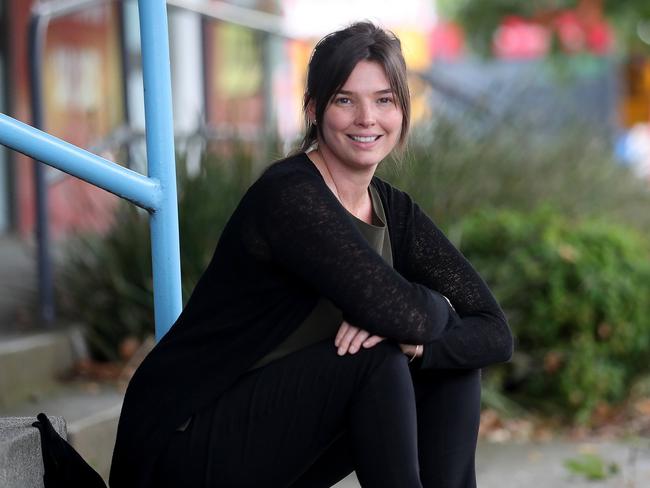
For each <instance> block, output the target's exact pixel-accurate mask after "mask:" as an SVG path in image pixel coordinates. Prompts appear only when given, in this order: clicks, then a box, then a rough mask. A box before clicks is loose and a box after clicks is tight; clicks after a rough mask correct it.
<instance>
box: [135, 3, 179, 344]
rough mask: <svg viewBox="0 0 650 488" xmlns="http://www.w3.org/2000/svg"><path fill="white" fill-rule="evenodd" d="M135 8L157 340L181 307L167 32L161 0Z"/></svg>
mask: <svg viewBox="0 0 650 488" xmlns="http://www.w3.org/2000/svg"><path fill="white" fill-rule="evenodd" d="M138 8H139V12H140V38H141V41H142V68H143V76H144V107H145V128H146V137H147V165H148V169H147V171H148V175H149V177H150V178H153V179H155V180H158V181H159V182H160V186H161V189H162V195H163V199H162V201H161V203H160V206H159V207H158V209H157V210H156V211H155V212H153V213H152V214H151V220H150V226H151V251H152V260H153V262H152V265H153V273H154V274H153V279H154V304H155V318H156V339H158V340H159V339H160V338H161V337H162V336H163V335H164V334H165V333H166V332H167V331H168V330H169V328H170V327H171V326H172V324H173V323H174V321H175V320H176V318H177V317H178V315H179V314H180V312H181V308H182V297H181V269H180V260H179V255H180V247H179V241H178V204H177V200H176V166H175V154H174V128H173V117H172V96H171V75H170V66H169V31H168V27H167V8H166V2H165V0H138Z"/></svg>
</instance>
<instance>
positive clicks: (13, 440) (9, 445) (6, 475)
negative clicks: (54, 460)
mask: <svg viewBox="0 0 650 488" xmlns="http://www.w3.org/2000/svg"><path fill="white" fill-rule="evenodd" d="M49 419H50V422H51V423H52V427H54V430H55V431H57V432H58V433H59V435H60V436H61V437H63V438H64V439H65V438H66V432H65V421H64V420H63V419H62V418H61V417H50V418H49ZM33 422H34V418H33V417H3V418H0V486H2V488H42V487H43V471H44V469H43V456H42V454H41V452H42V451H41V437H40V433H39V431H38V430H37V429H36V428H34V427H33V426H32V423H33Z"/></svg>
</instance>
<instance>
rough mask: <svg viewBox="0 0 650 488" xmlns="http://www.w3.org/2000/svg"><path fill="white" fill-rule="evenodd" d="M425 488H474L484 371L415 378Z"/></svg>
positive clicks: (430, 373)
mask: <svg viewBox="0 0 650 488" xmlns="http://www.w3.org/2000/svg"><path fill="white" fill-rule="evenodd" d="M413 385H414V388H415V394H416V402H417V419H418V450H419V457H420V477H421V479H422V485H423V486H424V488H434V487H435V488H474V487H476V474H475V470H474V456H475V452H476V442H477V439H478V428H479V420H480V401H481V373H480V370H445V371H440V370H437V371H436V370H433V371H416V372H414V373H413Z"/></svg>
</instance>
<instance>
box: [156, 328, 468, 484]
mask: <svg viewBox="0 0 650 488" xmlns="http://www.w3.org/2000/svg"><path fill="white" fill-rule="evenodd" d="M479 403H480V371H478V370H455V371H411V369H410V368H409V364H408V361H407V358H406V357H405V356H404V354H402V352H401V351H400V349H399V347H398V346H397V345H396V344H394V343H390V342H388V341H384V342H382V343H380V344H378V345H377V346H375V347H373V348H371V349H362V350H361V351H360V352H358V353H357V354H354V355H345V356H342V357H341V356H338V355H337V354H336V348H335V347H334V344H333V341H332V340H327V341H323V342H320V343H318V344H315V345H313V346H310V347H308V348H305V349H303V350H301V351H298V352H296V353H293V354H291V355H289V356H286V357H285V358H282V359H280V360H277V361H275V362H273V363H270V364H268V365H267V366H265V367H263V368H259V369H257V370H253V371H251V372H249V373H247V374H246V375H245V376H244V377H242V378H241V379H240V380H239V381H238V382H237V383H236V384H235V385H234V386H233V387H232V388H231V389H230V390H228V391H227V392H226V393H225V394H224V395H222V396H221V397H220V398H219V400H218V401H217V402H216V403H215V404H214V405H211V406H210V407H209V408H206V409H204V410H203V411H201V412H197V413H196V414H195V415H194V417H193V419H192V422H191V423H190V425H189V427H188V428H187V429H186V430H185V431H183V432H180V431H179V432H176V433H175V434H174V438H173V439H172V441H171V443H170V445H169V446H168V449H167V451H166V453H165V455H164V456H163V457H162V458H161V459H160V462H159V465H158V473H159V480H158V483H157V485H156V486H179V487H180V486H192V487H203V486H206V487H224V488H225V487H228V488H230V487H265V488H266V487H268V488H274V487H277V488H284V487H291V488H318V487H329V486H332V485H333V484H335V483H336V482H338V481H339V480H341V479H343V478H344V477H345V476H347V475H348V474H349V473H351V472H352V471H353V470H356V473H357V477H358V479H359V482H360V483H361V486H363V487H364V488H380V487H386V488H396V487H400V488H402V487H403V488H415V487H423V488H434V487H435V488H471V487H475V486H476V481H475V473H474V453H475V450H476V441H477V435H478V425H479V413H480V409H479Z"/></svg>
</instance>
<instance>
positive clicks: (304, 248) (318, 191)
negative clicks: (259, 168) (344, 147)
mask: <svg viewBox="0 0 650 488" xmlns="http://www.w3.org/2000/svg"><path fill="white" fill-rule="evenodd" d="M258 183H259V188H257V189H256V191H255V192H254V193H255V203H254V206H253V208H252V213H253V214H254V218H255V222H256V227H257V228H258V229H259V233H260V235H261V238H262V239H263V240H264V242H265V243H266V246H267V247H268V252H269V255H270V260H271V261H272V262H273V263H274V265H277V266H278V267H279V269H280V270H281V271H283V272H285V273H287V275H288V276H287V279H288V280H289V281H290V282H294V283H296V285H297V286H307V287H311V288H313V289H314V291H315V292H316V293H317V294H318V295H322V296H324V297H327V298H328V299H330V300H331V301H332V302H333V303H334V304H335V305H336V306H337V307H339V308H340V309H341V310H342V311H343V314H344V318H345V320H346V321H348V322H349V323H351V324H354V325H355V326H357V327H360V328H363V329H365V330H367V331H368V332H370V333H371V334H373V335H378V336H383V337H388V338H391V339H394V340H396V341H398V342H404V343H414V344H416V343H424V342H429V341H432V340H433V339H434V338H436V337H438V336H439V335H440V333H441V332H442V330H443V329H444V327H445V325H446V323H447V317H448V305H447V304H446V302H445V301H444V300H440V299H437V298H436V296H435V295H434V294H432V293H430V291H429V290H428V288H427V287H426V286H424V285H423V284H418V283H411V282H409V281H408V280H406V279H404V278H403V277H402V276H401V275H400V274H399V273H398V272H396V271H395V270H394V269H393V268H392V267H391V266H389V265H388V264H387V263H386V262H385V261H384V260H383V259H382V258H381V257H380V256H379V255H378V254H377V253H376V252H375V251H374V250H373V249H372V248H371V247H370V246H369V245H368V243H367V241H366V239H365V238H364V237H363V236H362V235H361V233H360V232H359V231H358V230H357V229H356V227H355V226H354V224H353V222H352V220H351V218H350V217H349V215H348V214H347V212H346V211H345V210H344V209H343V207H342V206H341V205H340V203H339V202H338V201H337V200H336V198H335V197H334V195H333V194H332V193H331V192H330V191H329V189H328V188H327V187H326V185H325V184H324V182H323V181H322V179H321V177H320V175H313V174H311V173H310V171H308V170H301V171H287V172H282V171H276V172H275V174H274V175H273V177H266V178H264V177H263V178H262V180H260V182H258ZM300 283H302V285H300ZM441 317H443V319H441Z"/></svg>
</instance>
